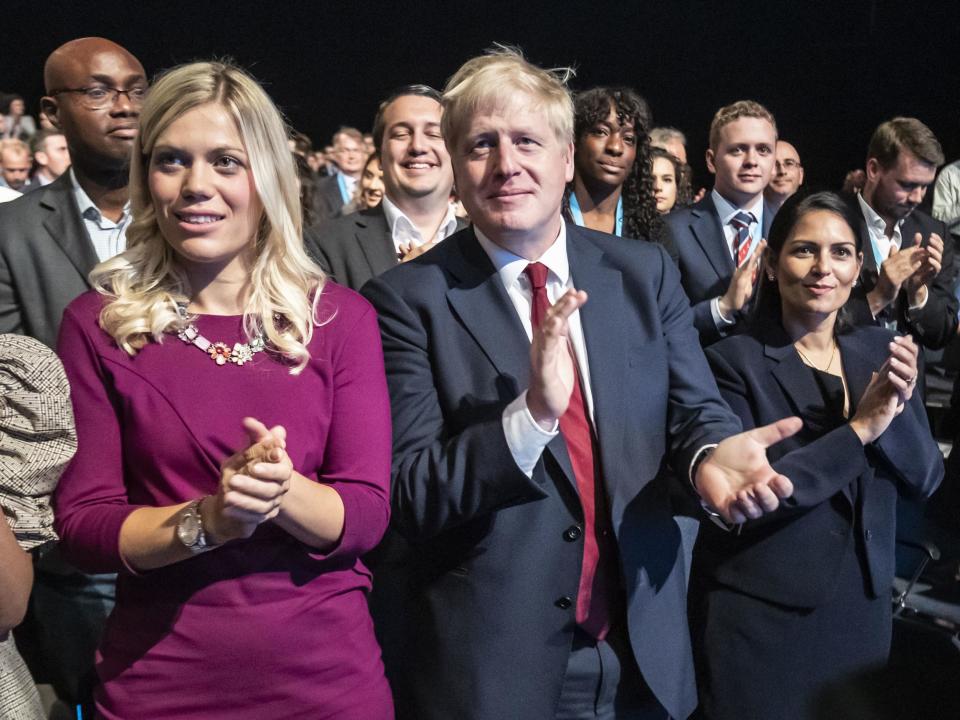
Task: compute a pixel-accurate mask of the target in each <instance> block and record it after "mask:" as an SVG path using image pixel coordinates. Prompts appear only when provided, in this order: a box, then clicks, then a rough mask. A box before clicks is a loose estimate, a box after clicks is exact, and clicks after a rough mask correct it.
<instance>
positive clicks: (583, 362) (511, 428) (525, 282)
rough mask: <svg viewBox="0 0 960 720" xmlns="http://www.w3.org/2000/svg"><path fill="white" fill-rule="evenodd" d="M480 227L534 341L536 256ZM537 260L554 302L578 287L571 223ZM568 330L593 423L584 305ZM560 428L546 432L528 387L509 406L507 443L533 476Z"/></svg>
mask: <svg viewBox="0 0 960 720" xmlns="http://www.w3.org/2000/svg"><path fill="white" fill-rule="evenodd" d="M474 232H476V234H477V240H478V241H479V242H480V246H481V247H482V248H483V250H484V252H486V253H487V256H488V257H489V258H490V262H492V263H493V266H494V268H496V270H497V275H498V277H499V280H500V282H501V283H502V284H503V287H504V289H505V290H506V291H507V295H508V296H509V297H510V301H511V302H512V303H513V307H514V309H515V310H516V311H517V316H518V317H519V318H520V322H521V323H522V324H523V329H524V330H526V333H527V339H529V340H531V341H532V340H533V324H532V322H531V320H530V311H531V308H532V305H533V288H532V287H531V286H530V280H529V279H528V278H527V276H526V275H525V274H524V272H523V271H524V269H525V268H526V267H527V265H528V264H529V263H530V261H529V260H527V259H525V258H522V257H520V256H518V255H514V254H513V253H512V252H510V251H509V250H505V249H504V248H502V247H500V246H499V245H497V244H496V243H494V242H493V241H492V240H490V239H489V238H487V237H485V236H484V234H483V233H482V232H480V230H479V228H477V227H476V226H474ZM537 262H540V263H542V264H544V265H546V266H547V270H548V272H547V286H546V290H547V298H548V299H549V300H550V303H551V304H553V303H555V302H556V301H557V300H558V299H559V298H560V296H561V295H563V293H565V292H566V291H567V290H568V289H570V288H572V287H573V280H572V278H571V275H570V262H569V260H568V258H567V228H566V225H565V224H564V223H562V222H561V223H560V233H559V235H557V239H556V240H555V241H554V243H553V245H551V246H550V247H549V248H548V249H547V251H546V252H544V253H543V255H541V256H540V257H539V258H538V259H537ZM567 331H568V337H569V339H570V343H571V344H572V345H573V352H574V354H575V355H576V358H577V368H578V369H579V371H580V382H581V386H582V389H583V400H584V402H585V403H586V410H587V414H588V415H589V417H590V421H591V423H592V422H593V394H592V393H591V392H590V366H589V363H588V362H587V347H586V345H585V344H584V340H583V326H582V325H581V324H580V311H579V310H575V311H574V312H573V314H572V315H571V316H570V319H569V320H568V321H567ZM559 431H560V430H559V423H557V424H555V425H554V428H553V429H552V430H550V431H546V430H544V429H543V428H542V427H540V425H539V424H538V423H537V421H536V420H534V419H533V415H531V414H530V410H529V409H528V408H527V391H526V390H524V391H523V392H522V393H520V396H519V397H518V398H517V399H516V400H514V401H513V402H512V403H510V404H509V405H507V407H506V408H505V409H504V411H503V433H504V436H505V437H506V440H507V447H509V448H510V453H511V454H512V455H513V459H514V460H515V461H516V463H517V467H519V468H520V469H521V470H522V471H523V472H524V473H526V475H527V477H532V476H533V469H534V467H536V465H537V461H538V460H539V459H540V455H541V454H542V453H543V449H544V448H545V447H546V446H547V444H548V443H549V442H550V441H551V440H552V439H553V438H554V437H556V436H557V433H558V432H559Z"/></svg>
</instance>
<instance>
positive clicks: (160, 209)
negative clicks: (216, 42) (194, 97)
mask: <svg viewBox="0 0 960 720" xmlns="http://www.w3.org/2000/svg"><path fill="white" fill-rule="evenodd" d="M148 185H149V188H150V196H151V198H152V199H153V206H154V209H155V210H156V213H157V224H158V225H159V227H160V232H161V233H162V234H163V236H164V238H165V239H166V241H167V242H168V243H169V244H170V246H171V247H172V248H173V249H174V250H175V251H176V253H177V255H178V256H179V259H180V262H181V263H182V264H183V265H184V267H185V268H187V270H188V272H189V271H190V269H191V268H193V267H195V266H197V265H203V266H206V270H207V271H208V273H207V274H209V270H210V269H213V270H214V272H219V271H221V270H223V269H225V268H228V267H230V268H234V269H240V270H241V271H244V272H245V267H246V265H245V262H246V260H247V259H248V258H245V257H244V255H245V254H246V253H247V252H248V251H252V250H253V247H254V240H255V237H256V233H257V229H258V227H259V224H260V217H261V215H262V214H263V207H262V205H261V203H260V199H259V197H258V196H257V193H256V188H255V186H254V180H253V173H252V172H251V170H250V163H249V159H248V157H247V154H246V150H245V148H244V145H243V140H242V139H241V137H240V133H239V131H238V130H237V126H236V124H235V123H234V121H233V118H232V117H231V116H230V115H229V114H228V113H227V111H226V110H225V109H224V108H223V107H222V106H220V105H218V104H213V103H211V104H207V105H201V106H200V107H196V108H194V109H192V110H190V111H188V112H186V113H184V114H183V115H181V116H180V117H178V118H177V119H176V120H175V121H174V122H172V123H171V124H170V125H169V126H168V127H167V128H166V130H164V131H163V132H162V133H161V134H160V135H159V137H158V138H157V141H156V143H155V145H154V148H153V152H152V153H151V156H150V165H149V170H148Z"/></svg>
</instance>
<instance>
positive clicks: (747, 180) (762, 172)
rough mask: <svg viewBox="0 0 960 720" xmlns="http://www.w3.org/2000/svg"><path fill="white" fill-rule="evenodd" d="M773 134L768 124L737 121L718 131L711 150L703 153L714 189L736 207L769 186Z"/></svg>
mask: <svg viewBox="0 0 960 720" xmlns="http://www.w3.org/2000/svg"><path fill="white" fill-rule="evenodd" d="M776 144H777V131H776V130H775V129H774V127H773V125H772V124H770V122H769V121H768V120H765V119H763V118H755V117H740V118H737V119H736V120H734V121H732V122H729V123H727V124H726V125H724V126H723V127H722V128H720V132H719V139H718V142H717V146H716V147H715V148H710V149H709V150H707V168H708V169H709V170H710V172H712V173H714V174H715V175H716V180H715V183H714V187H715V188H716V190H717V192H718V193H720V194H721V195H722V196H723V197H724V198H726V199H727V200H729V201H730V202H732V203H733V204H734V205H736V206H738V207H744V206H746V205H749V204H750V203H751V202H752V201H754V200H755V199H756V198H757V196H759V195H760V193H762V192H763V189H764V188H765V187H766V186H767V183H769V182H770V177H771V176H772V175H773V165H774V161H775V155H774V152H775V146H776Z"/></svg>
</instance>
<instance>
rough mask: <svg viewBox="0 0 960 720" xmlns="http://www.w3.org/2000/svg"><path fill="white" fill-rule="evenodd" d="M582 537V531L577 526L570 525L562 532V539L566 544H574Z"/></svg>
mask: <svg viewBox="0 0 960 720" xmlns="http://www.w3.org/2000/svg"><path fill="white" fill-rule="evenodd" d="M581 535H583V530H582V529H581V527H580V526H579V525H571V526H570V527H568V528H567V529H566V530H564V531H563V539H564V540H566V541H567V542H575V541H577V540H579V539H580V536H581Z"/></svg>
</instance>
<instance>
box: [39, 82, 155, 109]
mask: <svg viewBox="0 0 960 720" xmlns="http://www.w3.org/2000/svg"><path fill="white" fill-rule="evenodd" d="M61 93H77V96H78V99H79V100H80V104H81V105H83V106H84V107H85V108H87V109H88V110H104V109H105V108H108V107H113V104H114V103H115V102H116V101H117V100H119V99H120V95H121V94H123V95H126V96H127V99H128V100H129V101H130V104H131V105H143V101H144V100H145V99H146V97H147V87H146V86H145V85H138V86H136V87H132V88H127V89H126V90H121V89H120V88H115V87H110V86H109V85H92V86H90V87H81V88H61V89H59V90H53V91H52V92H51V93H50V94H51V95H59V94H61Z"/></svg>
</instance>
